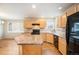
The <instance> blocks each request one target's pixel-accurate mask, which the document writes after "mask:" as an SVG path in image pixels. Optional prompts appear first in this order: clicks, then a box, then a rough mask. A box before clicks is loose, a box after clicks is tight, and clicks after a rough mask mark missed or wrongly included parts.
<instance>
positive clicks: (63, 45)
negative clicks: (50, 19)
mask: <svg viewBox="0 0 79 59" xmlns="http://www.w3.org/2000/svg"><path fill="white" fill-rule="evenodd" d="M66 49H67V44H66V40H65V39H63V38H61V37H59V41H58V50H59V51H60V52H61V53H62V54H63V55H66V54H67V50H66Z"/></svg>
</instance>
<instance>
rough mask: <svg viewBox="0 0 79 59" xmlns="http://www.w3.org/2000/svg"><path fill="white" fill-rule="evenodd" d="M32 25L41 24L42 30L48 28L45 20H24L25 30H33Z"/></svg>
mask: <svg viewBox="0 0 79 59" xmlns="http://www.w3.org/2000/svg"><path fill="white" fill-rule="evenodd" d="M32 24H40V26H39V27H40V28H41V29H42V28H45V26H46V21H45V19H37V20H34V19H33V20H32V19H26V20H24V28H32Z"/></svg>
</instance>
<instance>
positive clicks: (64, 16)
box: [61, 13, 67, 27]
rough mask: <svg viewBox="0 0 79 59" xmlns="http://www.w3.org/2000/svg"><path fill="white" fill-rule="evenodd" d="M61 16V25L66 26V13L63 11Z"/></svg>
mask: <svg viewBox="0 0 79 59" xmlns="http://www.w3.org/2000/svg"><path fill="white" fill-rule="evenodd" d="M61 18H62V19H61V27H66V21H67V14H66V13H64V14H63V15H62V17H61Z"/></svg>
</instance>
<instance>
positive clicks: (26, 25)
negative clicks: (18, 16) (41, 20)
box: [24, 20, 32, 29]
mask: <svg viewBox="0 0 79 59" xmlns="http://www.w3.org/2000/svg"><path fill="white" fill-rule="evenodd" d="M24 28H29V29H30V28H32V21H31V20H24Z"/></svg>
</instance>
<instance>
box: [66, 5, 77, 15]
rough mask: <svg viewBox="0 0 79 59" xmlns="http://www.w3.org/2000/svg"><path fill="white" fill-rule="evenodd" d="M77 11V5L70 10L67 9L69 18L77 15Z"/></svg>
mask: <svg viewBox="0 0 79 59" xmlns="http://www.w3.org/2000/svg"><path fill="white" fill-rule="evenodd" d="M76 11H77V7H76V4H74V5H72V6H71V7H69V9H67V11H66V12H67V16H70V15H72V14H74V13H76Z"/></svg>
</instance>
